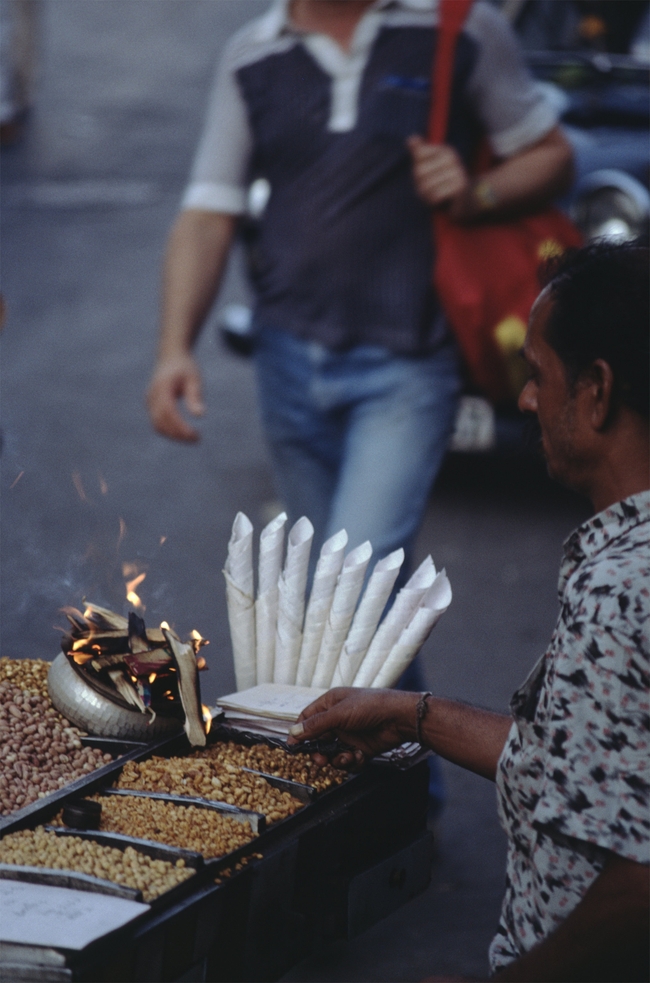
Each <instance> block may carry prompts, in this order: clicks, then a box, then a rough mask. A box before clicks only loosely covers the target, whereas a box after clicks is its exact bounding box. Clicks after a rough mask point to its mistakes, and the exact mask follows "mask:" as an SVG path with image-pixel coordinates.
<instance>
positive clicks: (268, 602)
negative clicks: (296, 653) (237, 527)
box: [255, 512, 287, 683]
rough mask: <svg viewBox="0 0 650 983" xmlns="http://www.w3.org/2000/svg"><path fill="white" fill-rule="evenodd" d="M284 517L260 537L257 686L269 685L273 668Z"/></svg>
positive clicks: (285, 517)
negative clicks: (260, 684) (259, 684)
mask: <svg viewBox="0 0 650 983" xmlns="http://www.w3.org/2000/svg"><path fill="white" fill-rule="evenodd" d="M286 522H287V513H286V512H282V513H281V514H280V515H278V516H277V517H276V518H275V519H273V521H272V522H269V524H268V526H266V528H265V529H263V530H262V534H261V535H260V558H259V576H258V589H257V600H256V602H255V634H256V639H257V659H256V661H257V682H258V683H272V682H273V669H274V665H275V633H276V630H277V624H278V596H279V592H278V581H279V579H280V573H281V571H282V558H283V556H284V527H285V525H286Z"/></svg>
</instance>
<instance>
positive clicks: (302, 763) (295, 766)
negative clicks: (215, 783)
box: [194, 741, 347, 792]
mask: <svg viewBox="0 0 650 983" xmlns="http://www.w3.org/2000/svg"><path fill="white" fill-rule="evenodd" d="M194 757H195V758H209V759H210V760H211V761H219V762H226V761H228V762H230V764H233V765H239V766H240V767H244V768H254V769H255V770H256V771H263V772H266V774H267V775H276V776H277V777H278V778H288V779H290V780H291V781H292V782H300V783H301V784H302V785H311V786H312V787H313V788H315V789H318V791H319V792H324V791H325V789H327V788H331V787H332V786H333V785H341V783H342V782H344V781H345V779H346V777H347V773H346V772H345V771H341V769H340V768H334V767H333V766H332V765H322V766H321V765H317V764H316V763H315V762H314V761H312V759H311V757H310V756H309V755H308V754H303V753H302V752H298V753H297V754H289V752H288V751H283V750H282V748H275V747H268V746H267V745H266V744H254V745H253V746H252V747H245V746H244V745H243V744H236V743H235V742H234V741H228V742H227V743H223V744H212V745H211V746H210V747H209V748H206V749H205V751H197V752H196V753H195V755H194Z"/></svg>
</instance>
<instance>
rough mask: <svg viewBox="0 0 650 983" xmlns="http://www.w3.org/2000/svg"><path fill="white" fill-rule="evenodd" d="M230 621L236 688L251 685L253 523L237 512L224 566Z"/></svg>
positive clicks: (254, 670) (253, 676)
mask: <svg viewBox="0 0 650 983" xmlns="http://www.w3.org/2000/svg"><path fill="white" fill-rule="evenodd" d="M223 572H224V576H225V578H226V596H227V600H228V622H229V624H230V638H231V640H232V654H233V659H234V662H235V679H236V681H237V689H238V690H239V689H248V688H249V686H254V685H255V683H256V680H257V667H256V665H255V594H254V587H253V526H252V524H251V521H250V519H249V518H248V517H247V516H245V515H244V513H243V512H238V513H237V515H236V517H235V521H234V523H233V527H232V535H231V537H230V542H229V543H228V558H227V560H226V566H225V568H224V571H223Z"/></svg>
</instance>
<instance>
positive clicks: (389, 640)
mask: <svg viewBox="0 0 650 983" xmlns="http://www.w3.org/2000/svg"><path fill="white" fill-rule="evenodd" d="M435 578H436V568H435V567H434V565H433V560H432V559H431V557H430V556H428V557H427V558H426V560H423V561H422V563H421V564H420V566H419V567H418V568H417V570H416V571H415V573H414V574H413V576H412V577H411V579H410V580H409V581H408V583H407V584H406V586H405V587H402V589H401V591H400V592H399V594H398V595H397V597H396V598H395V603H394V604H393V606H392V607H391V609H390V611H389V612H388V614H387V615H386V617H385V618H384V620H383V622H382V623H381V625H380V626H379V628H378V630H377V633H376V634H375V636H374V638H373V640H372V642H371V643H370V646H369V648H368V651H367V652H366V655H365V658H364V660H363V662H362V663H361V665H360V666H359V669H358V670H357V674H356V676H355V677H354V682H353V684H352V685H353V686H372V684H373V681H374V679H375V676H376V675H377V673H378V672H379V670H380V669H381V667H382V666H383V664H384V662H385V661H386V659H387V658H388V656H389V655H390V653H391V650H392V648H393V645H394V644H395V642H396V641H397V639H398V638H399V637H400V635H401V634H402V632H403V631H404V629H405V628H406V627H407V625H408V623H409V621H410V620H411V615H412V614H413V612H414V611H415V609H416V607H417V606H418V604H419V603H420V601H421V600H422V598H423V597H424V595H425V594H426V592H427V591H428V590H429V587H431V585H432V584H433V581H434V580H435Z"/></svg>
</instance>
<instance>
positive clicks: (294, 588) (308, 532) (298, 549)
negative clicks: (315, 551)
mask: <svg viewBox="0 0 650 983" xmlns="http://www.w3.org/2000/svg"><path fill="white" fill-rule="evenodd" d="M313 538H314V527H313V526H312V524H311V522H310V521H309V519H307V518H305V516H303V517H302V519H298V521H297V522H296V524H295V526H294V527H293V529H292V530H291V532H290V533H289V541H288V543H287V559H286V561H285V564H284V570H283V571H282V575H281V577H280V580H279V581H278V591H279V595H280V596H279V598H278V624H277V630H276V636H275V665H274V668H273V682H274V683H295V681H296V671H297V669H298V660H299V658H300V648H301V645H302V624H303V619H304V616H305V588H306V587H307V574H308V571H309V553H310V551H311V544H312V541H313Z"/></svg>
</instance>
